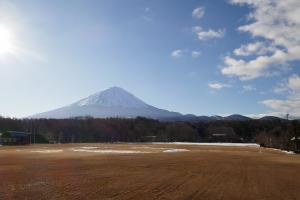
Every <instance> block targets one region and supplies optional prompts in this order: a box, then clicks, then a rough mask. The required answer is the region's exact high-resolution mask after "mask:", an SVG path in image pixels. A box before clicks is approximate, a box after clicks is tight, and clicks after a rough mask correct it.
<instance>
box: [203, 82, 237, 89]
mask: <svg viewBox="0 0 300 200" xmlns="http://www.w3.org/2000/svg"><path fill="white" fill-rule="evenodd" d="M208 87H210V88H211V89H214V90H220V89H223V88H230V87H232V85H229V84H225V83H219V82H215V83H209V84H208Z"/></svg>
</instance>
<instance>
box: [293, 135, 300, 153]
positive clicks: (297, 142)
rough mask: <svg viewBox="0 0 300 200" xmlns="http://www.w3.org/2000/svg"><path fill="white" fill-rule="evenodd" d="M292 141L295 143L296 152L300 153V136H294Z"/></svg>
mask: <svg viewBox="0 0 300 200" xmlns="http://www.w3.org/2000/svg"><path fill="white" fill-rule="evenodd" d="M291 141H292V142H293V144H294V148H295V152H296V153H300V137H292V139H291Z"/></svg>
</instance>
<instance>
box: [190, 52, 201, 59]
mask: <svg viewBox="0 0 300 200" xmlns="http://www.w3.org/2000/svg"><path fill="white" fill-rule="evenodd" d="M200 56H201V51H192V57H193V58H198V57H200Z"/></svg>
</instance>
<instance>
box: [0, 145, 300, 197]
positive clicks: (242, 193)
mask: <svg viewBox="0 0 300 200" xmlns="http://www.w3.org/2000/svg"><path fill="white" fill-rule="evenodd" d="M82 146H98V147H101V148H106V149H126V150H132V149H142V151H148V152H149V151H153V153H145V154H141V153H140V154H102V153H88V152H73V151H72V150H71V149H72V148H75V147H82ZM149 147H151V148H161V147H171V148H180V149H182V148H184V149H189V150H190V151H188V152H178V153H163V152H161V150H160V152H155V151H158V150H155V149H151V148H149ZM41 149H48V150H49V149H50V150H53V149H54V150H64V151H63V152H57V153H37V152H31V151H33V150H41ZM0 199H1V200H2V199H3V200H9V199H22V200H24V199H37V200H42V199H72V200H73V199H89V200H90V199H100V200H102V199H137V200H144V199H170V200H171V199H172V200H174V199H186V200H191V199H203V200H289V199H293V200H297V199H300V156H299V155H287V154H284V153H281V152H278V151H274V150H268V149H261V148H251V147H213V146H191V145H187V146H185V145H169V144H168V145H167V144H166V145H158V144H155V145H154V144H152V145H150V144H149V145H141V144H139V145H138V144H111V145H108V144H76V145H33V146H26V147H0Z"/></svg>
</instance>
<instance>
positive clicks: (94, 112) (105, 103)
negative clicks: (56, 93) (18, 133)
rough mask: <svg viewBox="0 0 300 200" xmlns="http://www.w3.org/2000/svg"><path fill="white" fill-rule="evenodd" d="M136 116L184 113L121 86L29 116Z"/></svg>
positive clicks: (180, 115)
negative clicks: (156, 103) (158, 105)
mask: <svg viewBox="0 0 300 200" xmlns="http://www.w3.org/2000/svg"><path fill="white" fill-rule="evenodd" d="M85 116H90V117H94V118H110V117H120V118H135V117H137V116H141V117H147V118H153V119H163V118H180V117H182V116H183V115H182V114H180V113H178V112H171V111H168V110H163V109H159V108H156V107H154V106H151V105H148V104H146V103H145V102H143V101H142V100H140V99H139V98H137V97H136V96H134V95H133V94H131V93H129V92H127V91H126V90H124V89H122V88H119V87H111V88H109V89H107V90H104V91H101V92H98V93H95V94H93V95H91V96H88V97H86V98H84V99H81V100H79V101H77V102H75V103H73V104H70V105H68V106H65V107H62V108H58V109H55V110H51V111H48V112H43V113H39V114H35V115H32V116H30V117H29V118H53V119H63V118H73V117H85Z"/></svg>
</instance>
